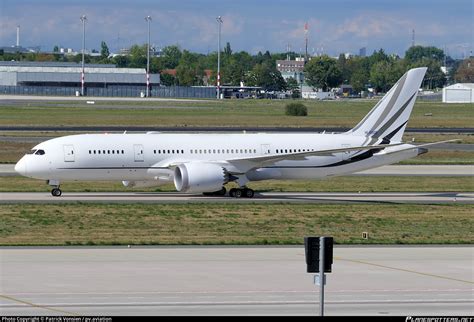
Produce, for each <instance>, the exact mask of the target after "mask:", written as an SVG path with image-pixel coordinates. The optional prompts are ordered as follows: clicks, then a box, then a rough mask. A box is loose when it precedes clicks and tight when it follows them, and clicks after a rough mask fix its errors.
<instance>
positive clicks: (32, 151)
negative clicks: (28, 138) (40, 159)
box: [26, 150, 36, 154]
mask: <svg viewBox="0 0 474 322" xmlns="http://www.w3.org/2000/svg"><path fill="white" fill-rule="evenodd" d="M35 152H36V150H31V151H30V152H27V153H26V154H35Z"/></svg>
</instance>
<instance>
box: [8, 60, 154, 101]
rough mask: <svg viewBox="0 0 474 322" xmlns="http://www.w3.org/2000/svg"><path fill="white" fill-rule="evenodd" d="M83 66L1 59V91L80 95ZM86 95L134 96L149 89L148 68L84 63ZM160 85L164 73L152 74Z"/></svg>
mask: <svg viewBox="0 0 474 322" xmlns="http://www.w3.org/2000/svg"><path fill="white" fill-rule="evenodd" d="M81 73H82V65H81V64H80V63H74V62H30V61H1V62H0V93H2V94H30V95H67V96H70V95H76V96H77V95H79V93H80V92H81ZM84 83H85V89H84V90H85V95H88V96H132V97H137V96H140V95H141V94H142V92H144V91H146V70H145V69H144V68H118V67H116V66H115V65H114V64H85V65H84ZM159 85H160V75H159V74H150V86H151V88H153V87H158V86H159Z"/></svg>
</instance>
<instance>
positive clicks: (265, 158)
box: [153, 143, 405, 174]
mask: <svg viewBox="0 0 474 322" xmlns="http://www.w3.org/2000/svg"><path fill="white" fill-rule="evenodd" d="M401 144H405V143H395V144H379V145H370V146H355V147H346V148H338V149H328V150H315V151H306V152H294V153H284V154H281V153H278V154H276V153H274V154H266V155H261V156H255V157H245V158H235V159H226V160H208V161H205V162H206V163H216V164H221V165H223V166H225V167H226V168H227V167H228V166H229V165H233V166H234V168H236V169H239V171H236V169H234V170H233V171H232V170H231V171H230V173H233V174H243V173H245V172H247V171H249V170H250V169H255V168H259V167H262V166H264V165H267V164H272V163H275V162H278V161H283V160H305V159H306V157H309V156H331V155H334V154H335V153H341V152H350V151H367V150H381V149H385V148H388V147H393V146H398V145H401ZM186 162H194V161H193V160H164V162H159V163H157V164H155V165H154V166H153V167H154V168H163V169H164V168H168V169H173V168H175V167H176V166H178V165H180V164H182V163H186Z"/></svg>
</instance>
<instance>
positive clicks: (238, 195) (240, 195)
mask: <svg viewBox="0 0 474 322" xmlns="http://www.w3.org/2000/svg"><path fill="white" fill-rule="evenodd" d="M234 197H235V198H240V197H242V189H235V192H234Z"/></svg>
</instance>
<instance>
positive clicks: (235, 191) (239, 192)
mask: <svg viewBox="0 0 474 322" xmlns="http://www.w3.org/2000/svg"><path fill="white" fill-rule="evenodd" d="M226 192H227V190H226V188H225V187H222V189H221V190H219V191H214V192H204V193H203V195H205V196H225V194H226ZM254 194H255V192H254V191H253V190H252V189H249V188H246V187H242V188H232V189H230V190H229V197H233V198H253V196H254Z"/></svg>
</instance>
